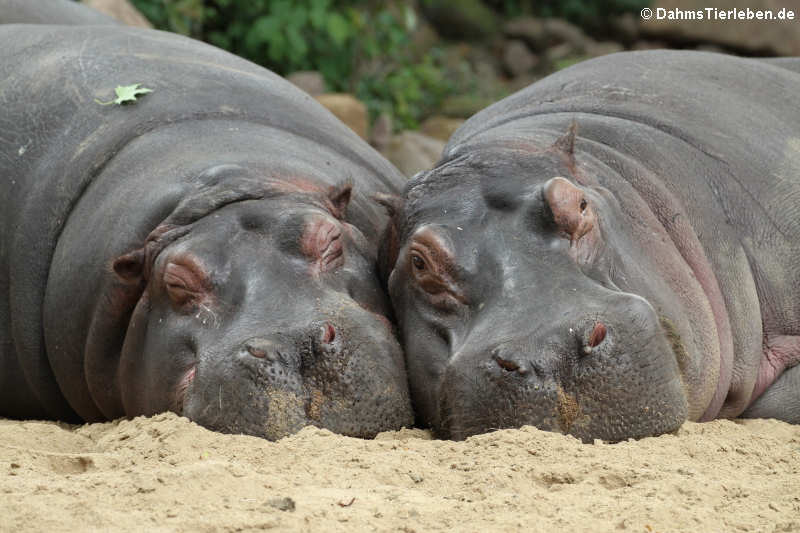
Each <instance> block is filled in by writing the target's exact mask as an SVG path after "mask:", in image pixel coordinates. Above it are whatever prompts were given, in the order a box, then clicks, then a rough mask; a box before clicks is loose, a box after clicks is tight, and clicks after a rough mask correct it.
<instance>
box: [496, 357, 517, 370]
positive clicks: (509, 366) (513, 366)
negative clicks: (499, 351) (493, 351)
mask: <svg viewBox="0 0 800 533" xmlns="http://www.w3.org/2000/svg"><path fill="white" fill-rule="evenodd" d="M494 360H495V362H496V363H497V364H498V365H499V366H500V368H502V369H503V370H507V371H508V372H515V371H517V370H519V365H518V364H517V363H515V362H514V361H509V360H507V359H503V358H502V357H498V356H497V355H495V356H494Z"/></svg>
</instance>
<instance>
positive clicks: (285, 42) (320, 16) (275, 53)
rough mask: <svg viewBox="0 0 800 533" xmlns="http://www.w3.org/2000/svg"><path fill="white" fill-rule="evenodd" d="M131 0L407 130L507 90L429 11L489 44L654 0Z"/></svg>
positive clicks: (175, 27) (164, 25)
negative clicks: (530, 26)
mask: <svg viewBox="0 0 800 533" xmlns="http://www.w3.org/2000/svg"><path fill="white" fill-rule="evenodd" d="M132 2H133V4H134V5H135V6H136V7H137V8H138V9H139V10H140V11H141V12H142V13H143V14H144V15H145V16H146V17H147V18H148V19H149V20H150V21H151V22H152V23H153V24H154V25H155V27H157V28H159V29H164V30H169V31H173V32H177V33H182V34H184V35H189V36H192V37H195V38H197V39H201V40H204V41H206V42H210V43H211V44H214V45H216V46H219V47H221V48H224V49H226V50H229V51H231V52H233V53H234V54H237V55H239V56H242V57H245V58H247V59H250V60H251V61H254V62H256V63H258V64H260V65H264V66H265V67H267V68H269V69H271V70H273V71H275V72H277V73H278V74H281V75H287V74H290V73H292V72H295V71H298V70H316V71H319V72H321V73H322V75H323V76H324V78H325V81H326V84H327V86H328V89H330V90H332V91H337V92H339V91H341V92H349V93H353V94H355V95H356V97H357V98H359V99H360V100H361V101H363V102H364V103H365V104H366V105H367V108H368V109H369V111H370V115H371V117H372V118H373V119H374V118H375V117H376V116H377V115H378V114H380V113H388V114H390V115H391V116H392V117H393V118H394V124H395V126H396V127H397V128H398V129H405V128H415V127H417V126H418V125H419V122H420V121H421V120H422V119H424V118H425V117H427V116H429V115H430V114H432V113H433V112H436V111H440V110H445V109H453V113H459V112H460V111H459V110H460V109H462V108H465V109H466V107H469V108H470V109H471V107H474V105H473V104H472V103H470V102H469V101H468V100H469V99H470V98H472V99H473V100H474V99H475V97H476V96H477V97H478V98H481V99H488V100H493V99H497V98H499V97H502V96H503V93H502V92H498V91H497V90H495V89H496V87H492V86H490V87H489V88H488V89H487V88H486V86H487V84H488V85H491V80H490V79H489V78H492V79H494V75H492V76H486V75H484V74H482V73H481V71H479V70H478V68H477V67H476V66H475V64H474V59H475V56H474V55H470V54H461V56H460V57H458V56H459V54H458V53H455V54H454V53H453V51H454V50H456V51H457V49H458V48H459V46H460V45H454V44H453V43H452V42H447V41H442V40H438V39H437V38H436V37H435V36H433V37H431V35H430V34H428V35H427V36H426V35H425V32H424V31H422V32H418V30H420V22H421V21H420V20H419V18H420V17H425V19H426V20H427V21H428V22H429V23H431V24H432V25H433V26H435V27H436V29H437V31H438V33H439V35H440V36H442V37H444V38H445V39H447V38H452V39H457V40H461V41H473V42H474V41H475V40H479V41H482V43H483V46H484V47H487V45H488V44H489V43H492V42H493V39H494V38H495V37H497V36H498V35H499V32H500V30H501V28H502V25H503V20H504V19H508V18H512V17H516V16H521V15H535V16H558V17H564V18H567V19H569V20H572V21H573V22H576V23H578V24H581V25H584V26H591V25H592V24H594V23H597V22H598V21H600V20H601V19H605V18H608V17H610V16H615V15H618V14H620V13H622V12H625V11H638V10H639V9H640V8H641V7H644V6H645V5H648V4H649V2H650V0H538V1H537V2H530V1H528V0H417V2H406V1H403V0H390V1H380V0H132ZM413 5H416V6H418V8H419V12H418V11H416V10H415V8H414V7H412V6H413ZM420 35H422V36H421V37H420ZM426 39H427V41H426ZM420 40H421V42H419V41H420ZM495 55H496V51H495ZM454 57H455V59H454ZM496 60H497V59H496V58H495V61H496ZM558 66H559V67H561V68H563V67H564V66H566V63H565V62H562V64H560V65H558ZM484 72H485V71H484ZM476 88H482V89H480V90H476ZM467 104H469V105H467ZM465 105H466V107H465ZM470 106H471V107H470Z"/></svg>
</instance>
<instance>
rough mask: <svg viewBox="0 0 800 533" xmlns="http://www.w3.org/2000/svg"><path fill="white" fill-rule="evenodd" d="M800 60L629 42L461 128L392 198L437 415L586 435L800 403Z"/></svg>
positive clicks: (412, 327)
mask: <svg viewBox="0 0 800 533" xmlns="http://www.w3.org/2000/svg"><path fill="white" fill-rule="evenodd" d="M799 72H800V59H780V60H758V59H744V58H736V57H731V56H724V55H719V54H710V53H700V52H684V51H649V52H631V53H620V54H613V55H609V56H605V57H601V58H597V59H594V60H590V61H587V62H584V63H580V64H578V65H575V66H573V67H570V68H568V69H565V70H563V71H560V72H558V73H555V74H553V75H551V76H549V77H547V78H545V79H543V80H541V81H539V82H537V83H535V84H533V85H532V86H530V87H528V88H526V89H524V90H522V91H520V92H518V93H516V94H514V95H511V96H509V97H507V98H506V99H504V100H502V101H500V102H498V103H496V104H494V105H492V106H490V107H488V108H487V109H485V110H483V111H481V112H480V113H478V114H477V115H475V116H474V117H472V118H471V119H469V120H468V121H467V122H466V123H465V124H464V125H463V126H462V127H461V128H460V129H459V130H458V131H456V133H455V134H454V136H453V137H452V138H451V140H450V141H449V143H448V145H447V147H446V148H445V151H444V154H443V157H442V159H441V161H440V162H439V163H438V164H437V166H436V168H434V169H433V170H431V171H429V172H426V173H421V174H419V175H417V176H415V178H414V179H413V180H412V181H411V182H410V183H409V184H408V185H407V187H406V191H405V196H404V198H403V199H396V200H394V201H392V202H390V201H387V202H386V203H387V205H388V206H389V207H390V212H392V213H394V217H393V224H392V226H391V227H390V229H389V232H388V234H387V236H388V237H389V238H391V239H392V242H391V243H388V244H386V245H384V246H383V252H382V254H381V255H382V257H381V260H380V261H381V264H382V265H383V267H382V268H383V270H384V272H385V273H386V274H387V276H388V283H389V289H390V295H391V298H392V302H393V305H394V307H395V312H396V315H397V318H398V321H399V323H400V329H401V340H402V341H403V342H404V344H405V345H404V348H405V350H406V362H407V368H408V372H409V383H410V387H411V394H412V403H413V404H414V406H415V409H416V412H417V415H418V417H419V418H420V419H421V422H422V423H424V424H428V425H431V426H432V427H433V428H434V429H435V430H436V431H437V432H438V433H439V434H441V435H445V436H450V437H453V438H464V437H466V436H468V435H471V434H474V433H479V432H483V431H488V430H490V429H493V428H502V427H518V426H521V425H523V424H532V425H536V426H538V427H540V428H543V429H550V430H553V431H560V432H565V433H571V434H573V435H575V436H578V437H580V438H582V439H585V440H591V439H594V438H601V439H607V440H620V439H625V438H628V437H642V436H647V435H655V434H659V433H663V432H667V431H671V430H674V429H675V428H677V427H678V426H679V425H680V424H681V423H682V422H683V421H684V420H693V421H699V420H710V419H713V418H718V417H726V418H732V417H737V416H748V417H756V416H757V417H775V418H779V419H782V420H786V421H789V422H794V423H800V366H794V365H796V363H797V362H798V360H799V359H800V269H798V268H797V265H798V264H800V208H798V206H799V205H800V107H798V106H797V102H796V95H797V94H798V91H800V73H799Z"/></svg>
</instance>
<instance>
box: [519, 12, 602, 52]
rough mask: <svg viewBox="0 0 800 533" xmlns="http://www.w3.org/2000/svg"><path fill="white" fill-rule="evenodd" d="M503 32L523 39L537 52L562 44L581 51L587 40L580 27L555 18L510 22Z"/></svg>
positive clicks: (520, 19) (522, 19)
mask: <svg viewBox="0 0 800 533" xmlns="http://www.w3.org/2000/svg"><path fill="white" fill-rule="evenodd" d="M503 31H504V32H505V34H506V35H508V36H509V37H512V38H516V39H522V40H523V41H525V42H526V43H528V45H529V46H530V47H531V48H532V49H533V50H536V51H542V50H545V49H546V48H548V47H551V46H554V45H558V44H562V43H567V44H570V45H571V46H572V47H574V48H577V49H581V48H583V46H584V43H585V41H586V39H587V37H586V35H585V34H584V33H583V31H582V30H581V29H580V28H579V27H577V26H575V25H574V24H571V23H569V22H567V21H566V20H561V19H555V18H548V19H537V18H533V17H521V18H518V19H514V20H511V21H509V22H508V23H507V24H506V25H505V27H504V28H503Z"/></svg>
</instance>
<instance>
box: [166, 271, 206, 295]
mask: <svg viewBox="0 0 800 533" xmlns="http://www.w3.org/2000/svg"><path fill="white" fill-rule="evenodd" d="M204 285H205V284H204V280H203V278H202V276H201V275H200V274H199V273H198V272H196V271H195V268H193V267H192V266H187V265H182V264H178V263H169V264H167V266H166V268H164V286H165V288H166V290H167V294H168V295H169V297H170V299H171V300H172V301H173V302H175V303H176V304H178V305H183V304H186V303H188V302H189V301H191V300H192V299H194V298H195V297H197V296H198V294H200V293H201V292H203V290H204Z"/></svg>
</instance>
